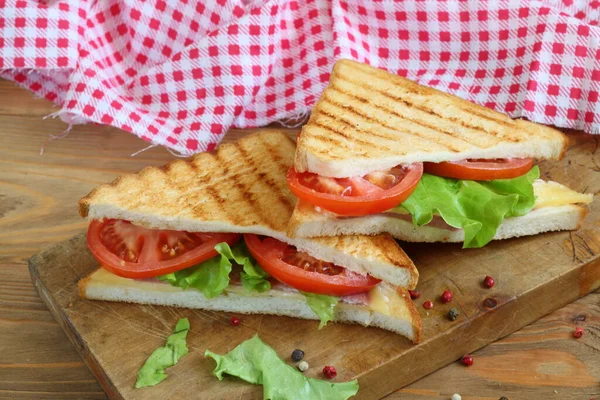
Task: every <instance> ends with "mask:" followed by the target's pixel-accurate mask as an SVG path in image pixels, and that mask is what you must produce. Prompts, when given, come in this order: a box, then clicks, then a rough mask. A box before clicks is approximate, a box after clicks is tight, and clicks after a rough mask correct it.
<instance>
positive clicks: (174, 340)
mask: <svg viewBox="0 0 600 400" xmlns="http://www.w3.org/2000/svg"><path fill="white" fill-rule="evenodd" d="M189 330H190V322H189V321H188V319H187V318H182V319H180V320H179V321H178V322H177V325H175V330H174V331H173V333H172V334H171V335H170V336H169V337H168V338H167V343H166V344H165V345H164V346H163V347H159V348H158V349H156V350H154V351H153V352H152V354H150V357H148V359H147V360H146V362H145V363H144V365H143V366H142V368H140V370H139V371H138V378H137V381H136V382H135V387H136V389H139V388H141V387H145V386H154V385H157V384H159V383H160V382H162V381H164V380H165V379H167V374H165V369H167V368H169V367H172V366H173V365H175V364H177V361H179V359H180V358H181V357H183V356H185V355H186V354H187V353H188V348H187V345H186V342H185V339H186V337H187V333H188V331H189Z"/></svg>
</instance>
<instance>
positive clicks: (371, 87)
mask: <svg viewBox="0 0 600 400" xmlns="http://www.w3.org/2000/svg"><path fill="white" fill-rule="evenodd" d="M567 145H568V140H567V139H566V137H565V136H564V135H563V134H562V133H561V132H559V131H557V130H555V129H552V128H549V127H546V126H543V125H539V124H535V123H532V122H529V121H525V120H513V119H511V118H509V117H508V116H507V115H504V114H502V113H499V112H496V111H493V110H491V109H488V108H486V107H482V106H480V105H477V104H474V103H471V102H469V101H467V100H463V99H461V98H459V97H456V96H453V95H450V94H447V93H443V92H440V91H438V90H436V89H432V88H429V87H426V86H422V85H419V84H417V83H416V82H413V81H411V80H408V79H406V78H403V77H400V76H397V75H393V74H390V73H388V72H386V71H383V70H381V69H378V68H374V67H371V66H369V65H367V64H362V63H358V62H355V61H350V60H340V61H338V62H337V63H336V64H335V66H334V68H333V72H332V74H331V78H330V83H329V86H328V87H327V88H326V89H325V91H324V92H323V94H322V96H321V98H320V99H319V101H318V102H317V104H316V106H315V107H314V109H313V112H312V114H311V118H310V120H309V122H308V123H307V124H306V125H305V126H304V127H303V129H302V134H301V135H300V137H299V140H298V152H297V154H296V159H295V164H294V165H295V168H296V169H297V170H298V171H300V172H303V171H307V170H308V171H311V172H316V173H319V174H322V175H327V176H338V175H336V174H337V172H335V171H337V169H341V168H346V169H349V170H351V167H350V166H348V165H345V164H344V167H342V166H339V167H337V169H335V168H334V167H331V170H328V167H329V164H331V165H333V166H335V164H336V163H339V165H342V164H341V161H343V160H353V161H356V160H364V159H370V160H374V161H375V160H378V159H379V160H385V159H391V158H393V159H394V160H395V161H397V163H398V164H404V163H405V162H404V161H403V160H406V162H417V161H432V162H439V161H447V160H446V159H447V158H452V157H454V158H455V159H461V154H463V153H464V154H469V153H472V154H476V155H477V154H479V155H481V158H495V157H498V155H494V153H493V152H496V153H497V152H501V153H502V152H504V153H508V154H505V155H504V156H505V157H506V156H512V155H511V154H510V152H511V151H515V152H522V153H523V154H519V156H525V155H526V154H530V155H529V156H530V157H532V158H549V159H555V158H559V157H562V156H563V155H564V152H565V150H566V147H567ZM486 154H488V155H487V156H486ZM436 157H441V158H442V159H436ZM462 158H465V157H462ZM311 166H312V167H314V168H311ZM315 168H316V169H322V171H321V170H315ZM339 176H342V175H339ZM343 176H348V175H343Z"/></svg>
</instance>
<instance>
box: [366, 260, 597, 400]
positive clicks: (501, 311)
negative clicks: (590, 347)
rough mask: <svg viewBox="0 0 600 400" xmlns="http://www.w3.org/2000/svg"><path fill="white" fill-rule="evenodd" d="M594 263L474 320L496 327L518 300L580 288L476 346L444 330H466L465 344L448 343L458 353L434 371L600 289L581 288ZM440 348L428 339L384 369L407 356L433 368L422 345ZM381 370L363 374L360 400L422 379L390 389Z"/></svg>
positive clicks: (441, 363)
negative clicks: (379, 375) (565, 287)
mask: <svg viewBox="0 0 600 400" xmlns="http://www.w3.org/2000/svg"><path fill="white" fill-rule="evenodd" d="M592 264H596V265H595V267H596V268H600V257H598V256H597V257H594V258H592V259H590V260H588V261H586V262H585V263H582V264H580V265H579V266H578V267H577V268H574V269H572V270H570V271H568V272H566V273H565V274H562V275H560V276H557V277H555V278H553V279H552V280H550V281H547V282H546V283H545V284H544V285H541V286H537V287H535V288H532V289H531V290H529V291H527V292H524V293H523V294H521V295H520V296H518V297H514V298H511V299H510V301H507V302H506V303H503V304H502V305H500V306H499V307H498V308H495V309H493V310H489V311H487V312H486V314H489V316H488V318H486V319H483V318H481V317H479V318H474V321H475V322H476V326H478V325H477V324H479V326H483V324H489V325H494V322H495V320H496V319H502V318H505V317H507V316H508V315H511V314H513V312H514V311H515V310H514V309H515V308H516V307H518V306H519V304H518V303H517V300H518V299H521V300H523V299H525V301H528V298H529V297H534V296H537V295H538V294H539V293H540V292H541V293H542V294H543V293H544V292H546V293H548V295H547V296H548V298H549V300H551V299H559V298H560V297H559V296H554V295H553V294H550V293H554V290H555V289H559V288H561V287H564V282H565V281H567V282H570V283H571V284H572V285H575V284H576V285H577V288H578V289H579V290H575V287H570V288H567V289H563V290H565V291H566V292H568V293H573V295H572V296H571V297H566V298H563V300H562V301H559V302H552V301H541V304H543V305H545V307H544V308H543V311H542V313H543V314H542V315H539V316H536V315H535V314H531V317H530V318H526V319H523V320H521V321H520V322H519V320H518V319H512V321H517V322H518V323H515V324H514V325H511V326H510V328H508V329H505V330H503V331H502V332H501V334H499V335H493V334H490V336H488V337H486V338H485V339H484V340H478V341H477V342H474V343H477V344H476V345H474V346H466V344H467V343H468V342H469V341H471V339H470V338H471V337H472V336H469V335H466V334H465V333H466V332H467V331H468V329H466V328H465V325H457V326H456V327H455V328H452V329H449V330H447V331H445V332H444V335H443V336H444V337H445V338H450V337H451V336H452V333H454V332H455V331H456V330H459V331H460V330H463V332H462V333H461V334H460V335H458V337H459V338H461V340H459V342H464V343H465V345H463V346H457V342H456V341H455V342H452V340H447V344H449V345H451V346H449V347H450V348H452V349H456V350H455V351H451V352H448V354H451V355H448V356H447V357H444V359H443V360H442V361H440V362H438V363H436V367H435V369H434V371H437V370H439V369H440V368H443V367H445V366H447V365H449V364H451V363H453V362H456V361H457V360H459V359H460V358H461V357H462V356H463V355H465V354H469V353H473V352H475V351H477V350H479V349H481V348H483V347H485V346H487V345H488V344H490V343H492V342H494V341H496V340H499V339H501V338H503V337H506V336H508V335H510V334H511V333H514V332H516V331H517V330H519V329H521V328H523V327H525V326H527V325H529V324H531V323H533V322H535V321H537V320H538V319H540V318H543V317H544V316H546V315H548V314H550V313H552V312H554V311H556V310H558V309H559V308H561V307H564V306H565V305H567V304H569V303H571V302H573V301H575V300H577V299H579V298H581V297H584V296H585V295H587V294H589V293H591V292H593V291H595V290H597V289H599V288H600V280H597V281H596V283H595V284H594V285H591V286H589V287H587V288H586V290H585V291H582V290H581V285H580V280H581V275H582V273H583V272H584V271H585V270H586V269H589V268H592V267H590V265H592ZM549 285H554V286H551V287H550V288H548V286H549ZM538 301H539V299H538ZM538 309H539V307H538ZM470 327H471V325H470V324H469V325H467V328H470ZM488 332H491V331H489V330H488ZM437 338H438V337H436V339H437ZM467 338H468V339H467ZM437 345H439V340H438V341H436V342H431V340H427V339H426V340H424V341H423V342H422V343H421V345H420V346H419V347H412V348H411V349H410V350H408V351H407V352H406V353H403V356H402V357H401V356H398V357H395V358H393V359H391V360H390V361H389V362H388V363H387V364H386V365H385V366H384V368H388V369H390V370H394V369H396V368H398V369H400V368H401V367H402V365H401V363H402V364H404V363H406V360H405V358H406V354H410V356H409V357H412V356H414V357H415V360H414V361H415V363H414V365H424V364H428V365H431V362H430V360H424V359H422V357H425V356H426V354H428V353H429V352H430V351H431V350H428V349H427V348H425V349H424V348H423V346H437ZM380 368H381V367H378V368H373V369H371V370H369V371H366V372H364V373H363V374H361V375H359V376H358V377H357V378H358V380H359V384H360V386H361V388H369V389H367V391H362V392H360V391H359V394H358V396H357V397H356V399H357V400H364V399H380V398H382V397H384V396H387V395H389V394H391V393H393V392H395V391H396V390H399V389H401V388H403V387H405V386H407V385H410V384H411V383H413V382H415V381H417V380H419V379H420V378H416V379H407V380H406V381H400V382H401V383H400V386H398V385H397V384H394V385H390V387H389V388H388V387H387V386H386V385H382V384H381V379H380V377H375V375H377V374H378V373H379V369H380ZM427 374H428V373H423V374H418V375H420V376H421V377H423V376H425V375H427ZM371 379H373V380H374V382H371V381H370V380H371ZM375 381H376V382H375ZM388 382H390V380H388ZM396 382H397V381H396ZM392 386H393V387H392ZM382 388H383V389H382ZM373 389H375V390H373ZM380 389H382V390H380Z"/></svg>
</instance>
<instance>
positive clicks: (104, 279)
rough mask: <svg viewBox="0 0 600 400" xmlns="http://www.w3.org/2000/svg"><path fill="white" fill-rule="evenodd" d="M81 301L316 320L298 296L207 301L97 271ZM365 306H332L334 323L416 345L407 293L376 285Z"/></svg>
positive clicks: (277, 291) (234, 295)
mask: <svg viewBox="0 0 600 400" xmlns="http://www.w3.org/2000/svg"><path fill="white" fill-rule="evenodd" d="M79 293H80V295H81V297H83V298H86V299H91V300H108V301H122V302H128V303H138V304H153V305H164V306H174V307H185V308H200V309H203V310H213V311H227V312H235V313H246V314H273V315H283V316H288V317H294V318H304V319H318V318H317V316H316V315H315V313H314V312H313V311H312V310H311V309H310V307H309V306H308V304H307V302H306V299H305V298H304V296H302V295H301V294H300V293H298V292H295V291H290V290H282V289H281V288H277V287H273V288H271V289H270V290H269V291H267V292H264V293H255V294H248V292H246V291H244V290H241V288H240V287H236V286H230V287H228V288H227V290H226V292H225V293H223V294H221V295H219V296H217V297H215V298H212V299H207V298H206V297H204V296H203V295H202V293H201V292H199V291H197V290H194V289H187V290H183V289H180V288H177V287H173V286H170V285H169V284H166V283H164V282H155V281H148V280H134V279H126V278H121V277H119V276H116V275H113V274H111V273H110V272H108V271H106V270H104V269H102V268H101V269H99V270H97V271H95V272H93V273H92V274H91V275H89V276H88V277H86V278H84V279H82V280H81V281H79ZM365 297H366V298H367V299H368V300H367V301H368V302H366V303H365V304H359V303H357V302H356V300H354V301H351V302H345V301H344V299H343V298H342V300H341V301H340V303H338V305H337V306H336V307H335V314H334V321H337V322H354V323H358V324H361V325H364V326H374V327H379V328H383V329H386V330H389V331H392V332H396V333H399V334H401V335H403V336H405V337H407V338H408V339H410V340H411V341H412V342H414V343H418V342H419V341H420V340H421V318H420V316H419V313H418V312H417V310H416V308H415V306H414V304H413V302H412V301H411V300H410V296H409V294H408V292H407V290H406V289H400V288H398V289H394V288H393V287H391V286H389V285H387V284H385V283H381V284H379V285H377V287H376V288H374V289H372V290H371V292H370V293H369V294H368V296H365Z"/></svg>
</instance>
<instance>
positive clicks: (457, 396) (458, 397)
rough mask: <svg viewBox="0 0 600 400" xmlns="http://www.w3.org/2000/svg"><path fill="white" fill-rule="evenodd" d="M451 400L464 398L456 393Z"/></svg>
mask: <svg viewBox="0 0 600 400" xmlns="http://www.w3.org/2000/svg"><path fill="white" fill-rule="evenodd" d="M451 400H462V396H461V395H460V394H458V393H454V394H453V395H452V399H451Z"/></svg>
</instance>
